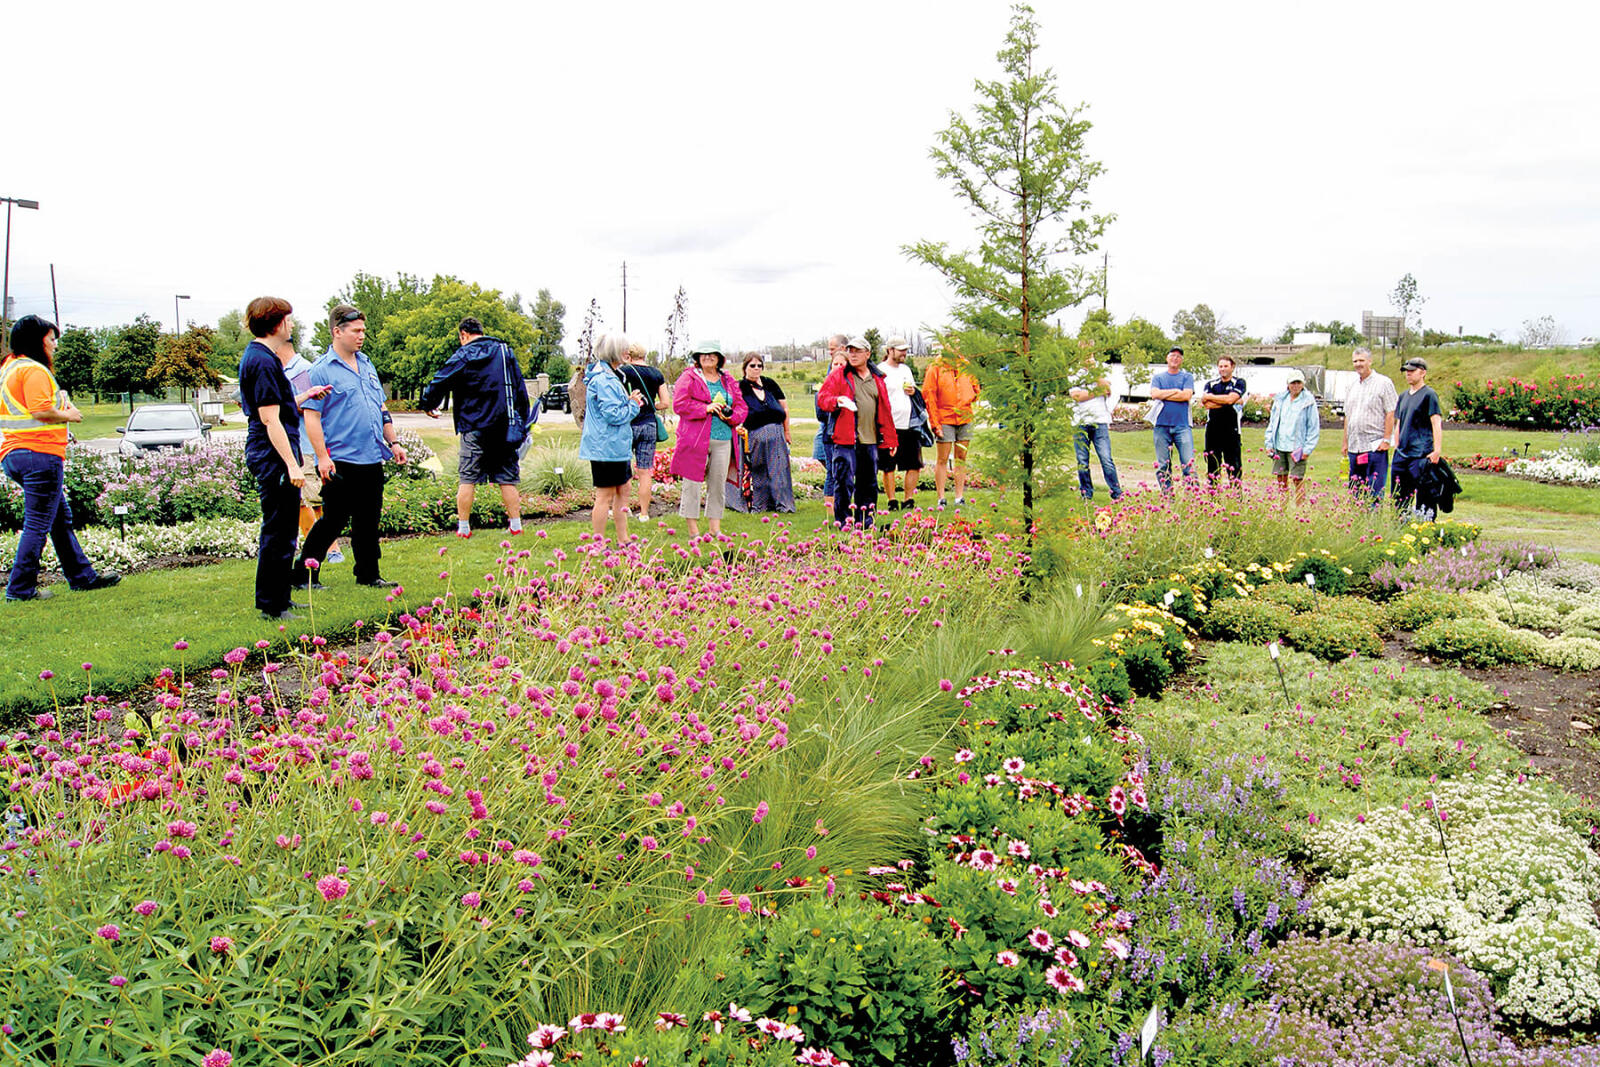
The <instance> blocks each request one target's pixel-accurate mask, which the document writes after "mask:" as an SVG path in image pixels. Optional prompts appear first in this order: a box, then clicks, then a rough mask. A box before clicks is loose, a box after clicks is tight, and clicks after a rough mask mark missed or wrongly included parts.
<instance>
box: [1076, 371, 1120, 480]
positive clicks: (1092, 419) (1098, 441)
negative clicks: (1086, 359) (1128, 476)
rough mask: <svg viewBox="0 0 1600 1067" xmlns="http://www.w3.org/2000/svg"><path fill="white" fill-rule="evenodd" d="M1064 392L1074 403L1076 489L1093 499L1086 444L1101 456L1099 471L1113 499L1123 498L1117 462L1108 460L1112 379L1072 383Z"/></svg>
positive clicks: (1109, 453)
mask: <svg viewBox="0 0 1600 1067" xmlns="http://www.w3.org/2000/svg"><path fill="white" fill-rule="evenodd" d="M1067 394H1068V395H1069V396H1071V397H1072V399H1073V401H1074V402H1075V403H1076V405H1077V406H1076V408H1074V410H1073V412H1072V425H1073V427H1074V429H1073V432H1072V449H1073V451H1074V452H1076V453H1077V454H1078V492H1080V493H1082V494H1083V499H1085V500H1093V499H1094V481H1093V479H1091V478H1090V477H1089V446H1090V445H1091V444H1092V445H1093V446H1094V450H1095V452H1096V453H1097V454H1098V455H1099V457H1100V473H1101V474H1103V475H1105V479H1106V489H1107V490H1109V491H1110V493H1111V499H1112V500H1120V499H1122V484H1121V483H1120V482H1118V481H1117V465H1116V464H1115V463H1113V462H1112V461H1111V383H1110V382H1108V381H1107V380H1106V379H1104V378H1099V379H1097V380H1096V381H1095V383H1094V385H1093V386H1092V387H1091V388H1084V387H1082V386H1074V387H1072V388H1071V389H1069V390H1067Z"/></svg>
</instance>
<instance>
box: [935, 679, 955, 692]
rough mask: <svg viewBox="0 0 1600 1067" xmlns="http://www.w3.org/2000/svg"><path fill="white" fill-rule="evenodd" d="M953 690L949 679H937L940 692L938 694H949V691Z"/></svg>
mask: <svg viewBox="0 0 1600 1067" xmlns="http://www.w3.org/2000/svg"><path fill="white" fill-rule="evenodd" d="M954 688H955V686H954V685H953V684H952V683H951V681H950V679H948V678H941V679H939V690H940V692H943V693H948V692H950V690H952V689H954Z"/></svg>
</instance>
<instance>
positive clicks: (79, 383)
mask: <svg viewBox="0 0 1600 1067" xmlns="http://www.w3.org/2000/svg"><path fill="white" fill-rule="evenodd" d="M99 355H100V345H99V343H98V342H97V341H96V340H95V336H94V334H93V333H91V332H90V331H88V330H82V329H77V328H75V327H71V326H69V327H67V328H66V330H64V331H63V332H62V334H61V340H60V341H58V342H57V344H56V354H55V358H54V363H55V375H56V383H57V384H58V385H60V386H61V388H63V389H65V390H66V391H67V392H68V393H70V394H72V395H73V396H78V395H81V394H83V393H87V392H89V391H90V390H91V389H93V388H94V364H95V360H96V359H97V358H98V357H99Z"/></svg>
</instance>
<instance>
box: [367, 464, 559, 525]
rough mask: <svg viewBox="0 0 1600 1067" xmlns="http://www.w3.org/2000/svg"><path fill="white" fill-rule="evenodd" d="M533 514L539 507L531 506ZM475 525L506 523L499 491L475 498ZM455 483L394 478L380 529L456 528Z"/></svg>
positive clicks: (386, 493) (385, 498) (386, 492)
mask: <svg viewBox="0 0 1600 1067" xmlns="http://www.w3.org/2000/svg"><path fill="white" fill-rule="evenodd" d="M528 510H529V513H530V514H532V513H534V512H535V511H537V510H538V509H537V508H536V507H533V508H529V509H528ZM471 521H472V525H473V526H475V527H478V528H480V529H481V528H483V527H492V526H502V525H504V524H505V523H506V521H507V519H506V509H505V505H503V504H502V503H501V502H500V494H499V493H479V494H477V496H476V497H475V498H474V499H473V502H472V517H471ZM455 524H456V487H455V485H453V484H451V483H449V482H446V481H444V480H443V479H440V478H392V479H390V480H389V481H388V482H387V483H385V485H384V487H383V511H382V513H381V514H380V515H379V516H378V533H379V534H381V535H382V536H384V537H400V536H404V535H405V534H415V533H434V532H436V531H439V530H449V529H454V527H455Z"/></svg>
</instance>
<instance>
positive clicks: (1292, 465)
mask: <svg viewBox="0 0 1600 1067" xmlns="http://www.w3.org/2000/svg"><path fill="white" fill-rule="evenodd" d="M1272 473H1273V474H1275V475H1276V474H1287V475H1288V476H1289V477H1291V478H1296V479H1298V478H1304V477H1305V476H1306V461H1305V458H1304V457H1301V459H1300V462H1299V463H1296V462H1295V461H1294V453H1293V452H1274V453H1272Z"/></svg>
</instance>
